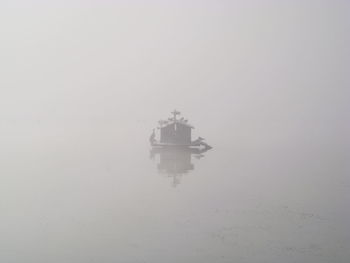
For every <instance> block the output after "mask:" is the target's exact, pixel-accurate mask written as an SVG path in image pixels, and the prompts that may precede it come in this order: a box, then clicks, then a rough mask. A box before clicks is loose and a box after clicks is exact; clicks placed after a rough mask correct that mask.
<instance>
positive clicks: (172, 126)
mask: <svg viewBox="0 0 350 263" xmlns="http://www.w3.org/2000/svg"><path fill="white" fill-rule="evenodd" d="M171 114H172V116H171V117H170V118H168V119H166V120H160V121H159V122H158V124H159V126H158V127H157V129H158V130H159V131H160V138H159V140H157V139H156V137H157V136H156V132H155V130H156V129H153V132H152V134H151V136H150V138H149V141H150V144H151V146H152V147H153V148H174V147H177V148H191V149H193V148H197V149H199V148H201V149H204V150H209V149H211V148H212V147H211V146H210V145H209V144H207V143H206V142H205V139H204V138H202V137H198V138H197V139H196V140H192V138H191V136H192V129H194V127H193V126H192V125H190V124H189V123H188V120H186V119H185V118H183V117H181V118H180V117H179V115H180V114H181V113H180V112H179V111H177V110H174V111H172V112H171Z"/></svg>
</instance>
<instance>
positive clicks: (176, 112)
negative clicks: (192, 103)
mask: <svg viewBox="0 0 350 263" xmlns="http://www.w3.org/2000/svg"><path fill="white" fill-rule="evenodd" d="M171 114H173V115H174V121H176V115H180V114H181V112H179V111H177V110H174V111H172V112H171Z"/></svg>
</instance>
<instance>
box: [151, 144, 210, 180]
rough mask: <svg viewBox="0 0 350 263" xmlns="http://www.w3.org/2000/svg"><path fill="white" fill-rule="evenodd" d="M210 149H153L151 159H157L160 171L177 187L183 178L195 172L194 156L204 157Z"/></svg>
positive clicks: (197, 157)
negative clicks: (190, 172)
mask: <svg viewBox="0 0 350 263" xmlns="http://www.w3.org/2000/svg"><path fill="white" fill-rule="evenodd" d="M208 150H209V148H203V149H197V148H196V149H194V148H187V147H181V148H178V147H176V148H172V147H169V148H152V150H151V151H150V157H151V159H153V160H154V159H157V162H158V164H157V168H158V171H159V172H160V173H162V174H164V175H166V176H167V177H171V178H172V185H173V186H174V187H176V186H177V185H178V184H180V181H181V177H182V176H183V175H184V174H186V173H188V172H189V171H192V170H194V164H193V163H192V156H193V157H194V158H196V159H201V158H202V157H204V153H205V152H207V151H208Z"/></svg>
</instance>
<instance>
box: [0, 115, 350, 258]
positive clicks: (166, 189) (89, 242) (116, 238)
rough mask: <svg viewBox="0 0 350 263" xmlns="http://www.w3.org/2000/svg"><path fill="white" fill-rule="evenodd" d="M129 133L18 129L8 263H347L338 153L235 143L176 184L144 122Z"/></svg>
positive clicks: (7, 176)
mask: <svg viewBox="0 0 350 263" xmlns="http://www.w3.org/2000/svg"><path fill="white" fill-rule="evenodd" d="M150 119H151V118H150ZM152 124H153V123H152ZM128 125H129V126H124V127H120V126H118V125H115V124H106V123H104V124H99V126H98V127H97V128H96V127H92V126H88V125H85V126H84V125H73V124H70V125H66V126H61V127H58V126H55V125H54V124H52V125H48V124H42V123H40V122H39V123H36V124H35V125H32V126H31V127H30V128H28V127H26V130H25V132H21V131H20V129H15V127H13V126H15V124H13V126H12V129H11V132H8V133H7V134H6V138H7V140H6V143H5V144H3V146H2V155H1V159H2V166H1V174H2V177H1V180H2V184H1V210H2V220H1V224H0V229H1V239H0V240H1V256H0V257H1V258H2V261H3V262H34V261H36V262H135V263H136V262H315V263H316V262H317V263H318V262H346V259H347V258H348V256H349V253H348V251H347V248H348V245H349V241H350V239H349V229H348V225H347V224H348V223H347V221H346V220H347V219H348V218H349V212H348V209H347V205H346V204H347V201H348V197H349V193H348V192H349V181H348V178H346V177H345V176H346V174H345V173H344V171H345V170H343V169H344V168H345V166H344V165H345V163H344V159H342V158H343V157H344V153H342V152H340V151H339V150H340V149H341V147H339V146H335V145H332V144H327V146H324V145H323V146H320V144H319V141H317V140H316V139H312V138H311V137H307V136H301V137H298V139H293V138H290V137H288V139H287V138H285V136H283V135H281V134H277V133H276V134H271V136H269V137H266V138H263V137H261V134H260V133H255V132H252V133H251V134H250V135H249V136H248V135H246V137H240V138H239V137H238V135H237V134H238V133H237V132H236V133H235V131H232V136H229V137H226V138H220V139H217V138H210V139H212V140H211V141H209V137H207V140H208V143H210V144H212V145H213V146H214V148H213V149H212V150H210V151H208V152H206V153H204V154H202V156H201V158H199V159H198V158H196V157H198V154H192V155H191V156H190V157H191V159H190V163H191V164H192V165H193V167H192V168H193V170H189V171H188V173H187V174H184V175H178V176H176V178H174V174H172V173H169V171H171V167H170V168H169V166H168V168H169V169H170V170H169V169H168V170H167V171H166V169H165V171H164V169H163V171H162V172H160V171H159V170H158V164H159V163H160V155H159V153H156V154H155V156H154V158H153V159H151V158H150V147H149V145H148V140H147V139H148V135H149V130H146V129H145V130H143V129H142V127H144V126H146V125H145V124H144V122H142V121H141V122H140V123H139V124H136V123H135V124H134V126H132V124H131V123H129V124H128ZM205 126H206V125H203V127H205ZM196 127H197V128H198V129H197V131H196V133H198V134H199V130H200V128H199V127H200V124H198V123H197V125H196ZM22 129H23V127H22ZM123 132H127V133H128V136H125V137H124V136H123ZM201 132H202V133H201V134H200V135H202V136H205V134H203V133H204V132H205V130H204V129H203V130H202V131H201ZM208 135H210V130H208ZM257 137H259V138H257ZM125 138H126V139H125ZM128 138H132V139H128ZM257 141H258V142H259V143H257ZM4 149H5V150H4ZM161 154H164V153H161ZM176 154H178V155H176ZM176 154H175V159H176V158H177V157H179V156H180V157H181V153H180V154H179V153H176ZM168 156H169V155H168ZM176 156H177V157H176ZM183 156H184V159H182V161H180V164H181V162H182V163H184V162H185V163H186V165H188V163H187V161H188V160H189V159H188V157H189V153H186V154H185V155H183ZM163 157H164V156H163ZM173 157H174V156H173ZM168 159H169V158H168ZM173 159H174V158H173ZM176 160H178V161H177V165H178V164H179V158H177V159H176ZM170 162H171V158H170ZM167 164H168V165H169V160H168V163H167ZM163 168H164V167H163ZM167 172H168V173H167Z"/></svg>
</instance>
